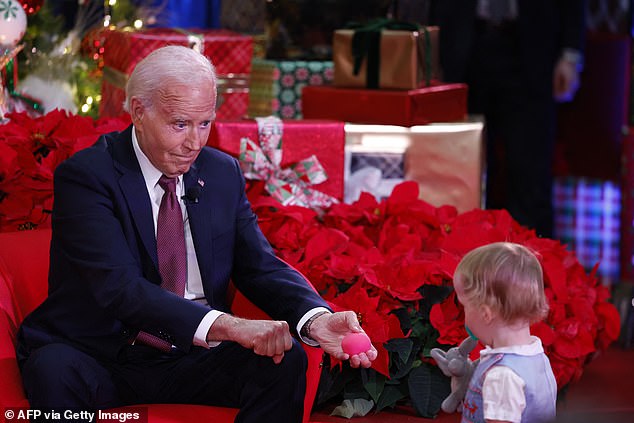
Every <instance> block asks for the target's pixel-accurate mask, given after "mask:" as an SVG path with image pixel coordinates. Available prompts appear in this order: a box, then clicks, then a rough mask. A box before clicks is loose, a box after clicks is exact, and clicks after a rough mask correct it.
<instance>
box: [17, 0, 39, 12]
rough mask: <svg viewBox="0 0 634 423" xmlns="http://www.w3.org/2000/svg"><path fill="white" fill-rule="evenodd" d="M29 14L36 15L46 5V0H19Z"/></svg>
mask: <svg viewBox="0 0 634 423" xmlns="http://www.w3.org/2000/svg"><path fill="white" fill-rule="evenodd" d="M19 1H20V4H21V5H22V7H23V8H24V11H25V12H26V14H27V15H28V16H31V15H35V14H36V13H37V12H39V10H40V9H41V8H42V6H43V5H44V0H19Z"/></svg>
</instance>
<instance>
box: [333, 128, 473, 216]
mask: <svg viewBox="0 0 634 423" xmlns="http://www.w3.org/2000/svg"><path fill="white" fill-rule="evenodd" d="M482 129H483V124H482V122H480V121H474V122H456V123H438V124H430V125H419V126H412V127H404V126H392V125H359V124H346V125H345V131H346V145H347V146H350V145H353V146H355V150H359V149H360V148H361V147H360V146H363V148H362V149H363V150H365V151H377V152H381V151H402V152H403V168H404V179H405V180H414V181H417V182H418V185H419V187H420V198H421V199H422V200H424V201H426V202H428V203H430V204H432V205H434V206H436V207H439V206H443V205H452V206H455V207H456V208H457V209H458V212H460V213H462V212H466V211H469V210H472V209H474V208H481V207H483V205H484V201H483V190H484V184H483V175H484V150H483V141H482Z"/></svg>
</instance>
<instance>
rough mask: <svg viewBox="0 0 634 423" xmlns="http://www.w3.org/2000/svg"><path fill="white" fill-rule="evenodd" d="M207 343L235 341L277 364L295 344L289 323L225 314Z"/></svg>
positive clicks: (212, 330)
mask: <svg viewBox="0 0 634 423" xmlns="http://www.w3.org/2000/svg"><path fill="white" fill-rule="evenodd" d="M207 341H234V342H237V343H238V344H240V345H242V346H243V347H245V348H249V349H252V350H253V352H254V353H256V354H258V355H263V356H266V357H271V358H272V359H273V361H274V362H275V364H279V363H280V362H281V361H282V359H283V358H284V352H285V351H288V350H290V349H291V347H292V345H293V343H292V338H291V333H290V331H289V329H288V323H286V322H284V321H275V320H248V319H241V318H239V317H235V316H232V315H230V314H223V315H221V316H220V317H218V318H217V319H216V321H215V322H214V324H213V325H211V328H210V329H209V333H207Z"/></svg>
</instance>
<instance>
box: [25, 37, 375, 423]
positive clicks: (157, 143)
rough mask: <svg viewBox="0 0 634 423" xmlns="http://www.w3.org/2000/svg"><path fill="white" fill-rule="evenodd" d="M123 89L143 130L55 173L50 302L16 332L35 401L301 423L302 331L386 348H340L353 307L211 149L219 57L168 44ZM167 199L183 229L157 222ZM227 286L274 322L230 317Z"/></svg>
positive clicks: (315, 339) (356, 360)
mask: <svg viewBox="0 0 634 423" xmlns="http://www.w3.org/2000/svg"><path fill="white" fill-rule="evenodd" d="M126 94H127V97H126V104H125V106H126V109H127V110H128V111H129V113H130V115H131V117H132V123H133V125H132V126H130V127H129V128H128V129H126V130H125V131H123V132H121V133H113V134H109V135H106V136H104V137H102V138H101V139H100V140H98V142H97V143H96V144H95V145H94V146H93V147H91V148H88V149H85V150H83V151H80V152H79V153H77V154H76V155H74V156H73V157H71V158H70V159H69V160H67V161H66V162H64V163H62V164H61V165H60V166H59V167H58V168H57V170H56V173H55V204H54V208H53V218H52V228H53V235H52V241H51V264H50V274H49V296H48V298H47V299H46V300H45V301H44V303H43V304H42V305H41V306H40V307H38V308H37V309H36V310H35V311H34V312H33V313H32V314H31V315H29V316H27V318H26V319H25V320H24V322H23V325H22V327H21V329H20V333H19V336H18V342H19V345H18V357H19V363H20V366H21V370H22V376H23V380H24V386H25V390H26V392H27V395H28V398H29V400H30V403H31V406H32V407H33V408H58V409H59V408H65V409H93V410H94V409H101V408H107V407H113V406H118V405H122V404H134V403H161V402H162V403H194V404H210V405H220V406H233V407H239V408H240V412H239V414H238V417H237V421H241V422H264V421H271V422H272V421H275V422H297V421H300V420H301V416H302V406H303V398H304V391H305V371H306V357H305V353H304V351H303V349H302V348H301V346H300V345H299V344H298V341H297V340H296V339H295V338H294V337H292V336H291V332H292V333H296V334H297V335H299V337H300V338H301V339H302V340H303V341H304V342H306V343H308V344H312V345H320V346H321V347H322V348H323V349H324V351H326V352H327V353H330V354H332V355H333V356H335V357H336V358H338V359H342V360H347V359H349V360H350V363H351V365H352V366H353V367H358V366H363V367H369V366H370V365H371V361H372V360H374V359H375V358H376V350H375V349H374V347H371V348H370V349H369V350H368V351H366V352H363V353H360V354H358V355H353V356H352V357H349V356H348V355H347V354H345V353H344V352H343V351H342V349H341V340H342V338H343V337H344V336H345V335H346V334H348V333H350V332H360V331H362V329H361V327H360V326H359V323H358V321H357V318H356V315H355V313H353V312H343V313H332V311H331V310H330V309H329V307H328V305H327V304H326V303H325V301H323V300H322V298H321V297H320V296H319V295H318V294H317V293H316V292H315V291H314V290H313V289H312V287H311V286H310V285H309V284H308V283H307V282H306V281H305V279H304V278H303V277H302V276H301V275H300V274H299V273H298V272H296V271H295V270H293V269H292V268H290V267H289V266H288V265H286V264H285V263H283V262H282V261H281V260H279V259H278V258H277V257H276V256H275V255H274V252H273V251H272V249H271V247H270V245H269V244H268V242H267V241H266V239H265V238H264V236H263V235H262V233H261V232H260V230H259V227H258V225H257V217H256V216H255V215H254V214H253V212H252V210H251V207H250V205H249V203H248V201H247V199H246V196H245V189H244V188H245V181H244V177H243V175H242V173H241V171H240V167H239V164H238V162H237V161H236V160H235V159H233V158H232V157H230V156H228V155H225V154H224V153H221V152H219V151H217V150H214V149H211V148H209V147H205V144H206V142H207V138H208V135H209V130H210V127H211V125H212V122H213V120H214V118H215V116H214V115H215V111H214V110H215V104H216V77H215V74H214V70H213V66H212V65H211V64H210V63H209V61H208V60H207V59H206V58H205V57H204V56H202V55H201V54H199V53H196V52H194V51H193V50H190V49H187V48H185V47H176V46H170V47H164V48H161V49H159V50H156V51H155V52H153V53H152V54H150V55H149V56H148V57H147V58H145V59H144V60H143V61H141V62H140V63H139V64H138V65H137V67H136V69H135V70H134V71H133V73H132V74H131V76H130V78H129V81H128V84H127V87H126ZM164 202H165V204H164ZM170 202H171V203H170ZM164 206H165V208H164ZM183 206H184V207H183ZM167 208H170V209H171V210H172V211H176V214H172V215H171V216H172V217H174V216H176V218H175V219H176V221H177V224H176V225H173V227H168V225H167V223H162V222H165V220H164V219H165V215H166V214H165V213H168V212H167V211H166V210H167ZM166 228H168V229H169V230H170V235H168V236H166V235H163V234H164V233H165V232H164V231H165V229H166ZM165 240H167V241H168V244H169V245H167V244H165ZM166 251H167V252H166ZM174 251H177V252H174ZM178 251H180V252H181V253H182V254H179V253H178ZM166 254H171V256H170V257H169V258H168V259H164V258H163V257H164V256H165V255H166ZM166 269H167V270H166ZM172 279H174V280H181V281H182V286H181V288H180V289H181V291H180V293H179V294H177V290H176V289H173V288H172V287H171V286H170V287H168V286H167V283H166V281H167V280H170V281H171V280H172ZM230 280H232V281H233V282H234V284H235V286H236V287H237V288H238V289H239V290H240V291H242V292H243V293H244V294H245V296H246V297H247V298H249V299H250V300H251V301H253V302H254V303H255V304H256V305H257V306H259V307H260V308H262V309H263V310H264V311H265V312H267V313H268V314H269V315H270V316H271V317H272V318H273V319H276V320H272V321H268V320H245V319H240V318H237V317H235V316H232V315H231V314H230V310H229V308H228V305H227V302H226V301H227V288H228V284H229V281H230Z"/></svg>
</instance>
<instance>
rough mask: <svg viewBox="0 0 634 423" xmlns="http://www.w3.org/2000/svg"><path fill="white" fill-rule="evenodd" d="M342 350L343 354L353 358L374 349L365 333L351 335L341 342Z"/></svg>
mask: <svg viewBox="0 0 634 423" xmlns="http://www.w3.org/2000/svg"><path fill="white" fill-rule="evenodd" d="M341 348H342V349H343V352H345V353H346V354H348V355H351V356H352V355H357V354H360V353H362V352H366V351H368V350H369V349H370V348H372V342H370V338H369V337H368V335H366V334H365V333H349V334H348V335H346V336H344V338H343V340H342V341H341Z"/></svg>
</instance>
